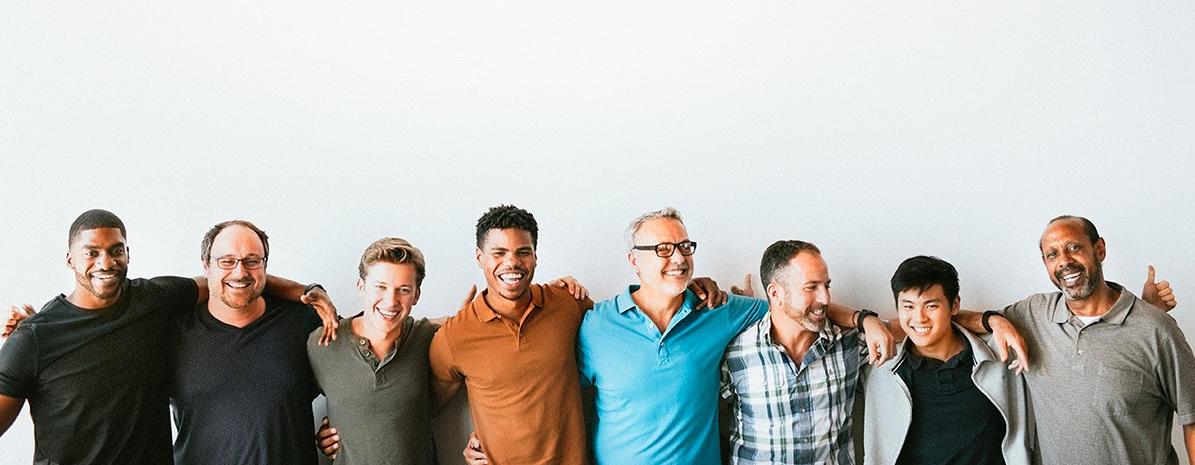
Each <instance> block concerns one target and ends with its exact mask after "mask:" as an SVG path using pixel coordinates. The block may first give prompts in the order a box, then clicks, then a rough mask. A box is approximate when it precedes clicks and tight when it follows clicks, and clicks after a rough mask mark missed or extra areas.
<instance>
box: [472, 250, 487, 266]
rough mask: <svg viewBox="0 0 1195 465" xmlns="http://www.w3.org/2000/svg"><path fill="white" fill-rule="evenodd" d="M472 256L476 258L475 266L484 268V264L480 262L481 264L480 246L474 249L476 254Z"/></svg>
mask: <svg viewBox="0 0 1195 465" xmlns="http://www.w3.org/2000/svg"><path fill="white" fill-rule="evenodd" d="M473 258H475V259H477V266H478V267H481V269H483V270H484V269H485V265H482V264H481V248H480V247H478V248H477V249H476V254H475V255H474V256H473Z"/></svg>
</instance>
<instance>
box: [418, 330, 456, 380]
mask: <svg viewBox="0 0 1195 465" xmlns="http://www.w3.org/2000/svg"><path fill="white" fill-rule="evenodd" d="M445 326H447V325H445ZM447 333H448V332H447V331H445V328H443V327H441V328H440V330H439V331H436V334H435V335H434V336H432V342H431V345H430V346H429V347H428V351H427V358H428V363H429V364H430V366H431V370H432V377H433V378H434V379H435V380H436V381H437V382H440V383H460V382H464V380H465V375H464V374H462V373H461V372H460V369H459V368H458V367H457V366H456V360H455V359H454V358H453V357H452V348H451V347H449V343H448V334H447Z"/></svg>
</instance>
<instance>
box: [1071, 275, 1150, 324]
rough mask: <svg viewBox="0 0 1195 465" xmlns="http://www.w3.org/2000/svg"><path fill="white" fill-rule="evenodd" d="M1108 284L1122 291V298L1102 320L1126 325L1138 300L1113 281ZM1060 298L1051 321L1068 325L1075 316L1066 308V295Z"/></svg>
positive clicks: (1118, 299) (1117, 300)
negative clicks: (1130, 312)
mask: <svg viewBox="0 0 1195 465" xmlns="http://www.w3.org/2000/svg"><path fill="white" fill-rule="evenodd" d="M1107 283H1108V287H1111V288H1112V289H1113V290H1116V291H1120V297H1119V298H1117V299H1116V303H1113V304H1112V308H1109V309H1108V312H1107V313H1104V314H1103V315H1102V316H1100V320H1101V321H1104V322H1106V323H1111V324H1114V325H1119V324H1124V320H1125V318H1128V317H1129V309H1131V308H1132V307H1133V301H1134V300H1136V296H1134V295H1133V293H1132V292H1129V291H1128V290H1126V289H1125V288H1124V286H1121V285H1120V284H1117V283H1114V282H1112V281H1107ZM1060 297H1061V298H1060V299H1058V305H1057V306H1056V307H1054V314H1053V315H1051V318H1050V321H1053V322H1054V323H1058V324H1062V323H1066V322H1068V321H1070V320H1071V317H1073V316H1075V314H1074V313H1072V312H1071V309H1070V307H1067V306H1066V295H1065V294H1063V295H1061V296H1060Z"/></svg>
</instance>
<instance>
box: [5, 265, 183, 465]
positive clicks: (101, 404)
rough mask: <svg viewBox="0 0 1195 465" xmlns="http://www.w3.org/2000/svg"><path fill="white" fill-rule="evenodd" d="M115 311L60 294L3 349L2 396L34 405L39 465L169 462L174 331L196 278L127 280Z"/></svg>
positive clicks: (35, 456) (11, 338)
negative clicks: (92, 307) (73, 301)
mask: <svg viewBox="0 0 1195 465" xmlns="http://www.w3.org/2000/svg"><path fill="white" fill-rule="evenodd" d="M122 286H123V288H122V290H121V298H120V300H119V301H118V302H117V303H116V304H115V305H113V306H111V307H107V308H103V309H98V310H85V309H81V308H79V307H76V306H74V305H73V304H71V303H70V302H68V301H67V300H66V296H64V295H59V296H58V297H56V298H55V299H54V300H51V301H50V302H49V303H47V304H46V305H45V306H44V307H42V310H41V311H40V312H38V313H37V314H36V315H34V316H32V317H30V318H29V319H28V320H25V321H23V322H21V324H20V326H18V327H17V329H16V331H14V332H13V333H12V335H11V336H9V338H8V341H7V342H6V343H5V344H4V348H3V349H0V394H3V395H6V396H9V397H17V398H24V399H28V400H29V413H30V415H31V416H32V417H33V431H34V441H35V443H36V447H35V449H34V453H33V461H34V463H35V464H51V463H61V464H120V465H124V464H167V465H168V464H170V463H172V460H171V456H170V417H169V416H168V414H167V411H166V408H165V406H166V403H167V385H166V380H167V379H168V371H167V366H168V356H169V346H168V341H169V340H170V336H169V335H170V327H171V321H172V320H173V317H174V316H176V315H179V314H182V313H185V312H186V311H187V310H189V309H191V308H194V307H195V302H196V300H197V299H198V292H199V291H198V288H197V287H196V285H195V281H194V280H192V279H190V278H176V277H160V278H153V279H133V280H126V281H125V282H124V283H123V284H122Z"/></svg>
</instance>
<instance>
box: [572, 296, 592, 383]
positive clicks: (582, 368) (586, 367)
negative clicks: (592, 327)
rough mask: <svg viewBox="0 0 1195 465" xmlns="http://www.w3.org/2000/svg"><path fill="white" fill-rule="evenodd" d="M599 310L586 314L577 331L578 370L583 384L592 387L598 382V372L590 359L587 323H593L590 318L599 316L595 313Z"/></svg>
mask: <svg viewBox="0 0 1195 465" xmlns="http://www.w3.org/2000/svg"><path fill="white" fill-rule="evenodd" d="M596 311H597V310H590V311H589V312H588V313H586V314H585V318H584V319H582V320H581V329H580V331H577V371H578V372H579V374H580V378H581V386H584V387H591V386H595V385H596V384H597V379H596V374H595V373H594V370H593V363H591V361H590V360H589V352H590V351H589V336H588V331H587V328H586V324H587V323H588V324H593V323H592V322H590V318H597V315H596V314H595V313H594V312H596Z"/></svg>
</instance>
